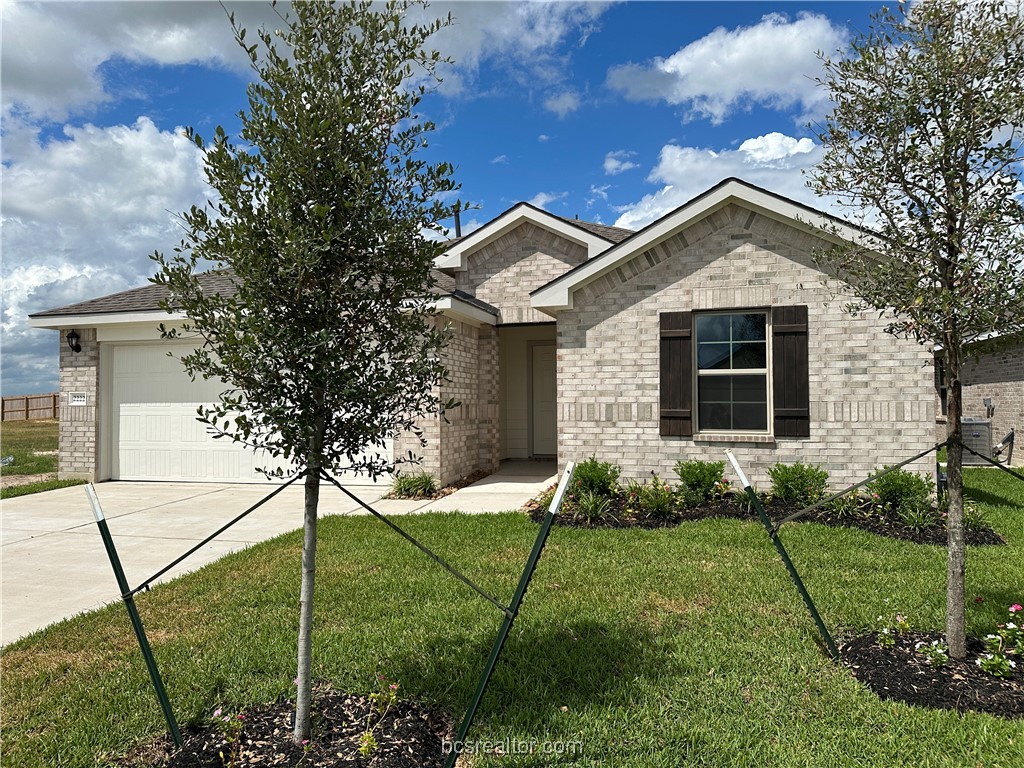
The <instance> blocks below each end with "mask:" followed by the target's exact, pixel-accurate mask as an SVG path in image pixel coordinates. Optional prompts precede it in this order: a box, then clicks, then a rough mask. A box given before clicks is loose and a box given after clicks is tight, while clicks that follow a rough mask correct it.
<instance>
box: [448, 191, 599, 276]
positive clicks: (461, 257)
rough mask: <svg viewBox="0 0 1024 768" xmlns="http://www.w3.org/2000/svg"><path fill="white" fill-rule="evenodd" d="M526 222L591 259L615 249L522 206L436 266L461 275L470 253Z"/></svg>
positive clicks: (472, 235) (474, 235) (461, 242)
mask: <svg viewBox="0 0 1024 768" xmlns="http://www.w3.org/2000/svg"><path fill="white" fill-rule="evenodd" d="M524 221H528V222H530V223H531V224H535V225H537V226H538V227H541V228H543V229H546V230H548V231H550V232H554V233H555V234H556V235H559V236H561V237H564V238H565V239H566V240H570V241H572V242H574V243H576V244H577V245H582V246H583V247H584V248H586V249H587V258H588V259H593V258H594V257H595V256H597V255H599V254H601V253H604V252H605V251H606V250H608V249H609V248H611V246H612V244H611V242H609V241H608V240H605V239H604V238H603V237H599V236H598V235H595V234H593V233H591V232H588V231H586V230H585V229H581V228H580V227H577V226H575V225H574V224H571V223H569V222H568V221H566V220H565V219H561V218H559V217H558V216H553V215H551V214H550V213H547V212H545V211H541V210H538V209H536V208H533V207H532V206H529V205H524V204H523V203H520V204H519V205H516V206H514V207H513V208H511V209H510V210H508V211H506V212H505V213H503V214H502V215H501V216H499V217H498V218H496V219H494V220H493V221H490V222H488V223H487V224H485V225H484V226H482V227H480V229H478V230H476V231H474V232H472V233H470V234H468V235H466V236H465V237H464V238H462V239H461V240H459V242H457V243H456V244H455V245H453V246H452V247H451V248H449V249H448V250H447V251H445V252H444V253H443V254H441V255H440V256H438V257H437V259H436V260H435V262H434V266H435V267H437V268H438V269H454V270H456V271H457V272H462V271H464V270H465V269H466V260H467V259H468V258H469V255H470V254H471V253H473V252H474V251H476V250H478V249H480V248H482V247H484V246H485V245H487V244H488V243H490V242H493V241H494V240H497V239H498V238H499V237H501V236H502V235H504V234H506V233H508V232H511V231H512V230H513V229H515V228H516V227H518V226H519V225H520V224H522V223H523V222H524Z"/></svg>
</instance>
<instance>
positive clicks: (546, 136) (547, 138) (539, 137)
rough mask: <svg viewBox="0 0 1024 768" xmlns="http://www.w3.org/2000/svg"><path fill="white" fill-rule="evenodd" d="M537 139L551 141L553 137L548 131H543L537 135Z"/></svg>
mask: <svg viewBox="0 0 1024 768" xmlns="http://www.w3.org/2000/svg"><path fill="white" fill-rule="evenodd" d="M537 141H539V142H542V143H543V142H545V141H551V137H550V136H548V135H547V134H546V133H542V134H541V135H540V136H538V137H537Z"/></svg>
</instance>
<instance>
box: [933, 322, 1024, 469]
mask: <svg viewBox="0 0 1024 768" xmlns="http://www.w3.org/2000/svg"><path fill="white" fill-rule="evenodd" d="M964 351H965V355H964V360H963V364H962V369H961V372H960V380H961V392H962V397H963V415H964V417H965V418H968V419H979V420H982V421H988V422H989V425H990V429H989V435H990V440H989V442H990V443H991V444H992V445H995V444H997V443H999V442H1000V441H1001V440H1002V439H1003V438H1004V437H1005V436H1006V435H1008V434H1009V433H1010V431H1011V430H1013V431H1014V432H1015V433H1016V434H1021V433H1022V431H1024V335H1021V334H1016V335H1010V336H1002V335H990V336H986V337H985V338H982V339H978V340H977V341H975V342H973V343H971V344H968V345H967V346H966V348H965V350H964ZM935 439H936V442H941V441H942V440H945V439H946V377H945V372H944V371H943V366H942V359H941V356H940V354H939V353H938V352H937V353H936V357H935ZM1008 453H1009V451H1004V453H1003V455H1002V456H1001V457H1000V459H1001V460H1003V461H1005V460H1006V459H1007V458H1008V456H1007V454H1008ZM965 460H968V461H970V462H971V463H976V464H977V463H983V462H981V460H980V459H972V458H971V457H969V456H966V454H965ZM1011 463H1012V464H1013V466H1018V467H1019V466H1024V446H1022V445H1020V444H1019V443H1018V444H1017V445H1016V446H1015V447H1014V449H1013V452H1012V462H1011Z"/></svg>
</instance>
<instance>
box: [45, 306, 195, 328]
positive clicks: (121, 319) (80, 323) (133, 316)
mask: <svg viewBox="0 0 1024 768" xmlns="http://www.w3.org/2000/svg"><path fill="white" fill-rule="evenodd" d="M184 319H185V315H184V314H183V313H181V312H173V313H168V312H164V311H163V310H162V309H160V310H153V311H152V312H105V313H103V314H82V315H51V316H49V317H35V318H33V317H30V318H29V319H28V326H29V328H48V329H50V330H53V331H59V330H62V329H64V328H99V327H100V326H105V325H125V324H136V323H149V322H152V323H155V324H156V325H159V324H160V323H165V324H166V323H169V322H175V321H177V320H184Z"/></svg>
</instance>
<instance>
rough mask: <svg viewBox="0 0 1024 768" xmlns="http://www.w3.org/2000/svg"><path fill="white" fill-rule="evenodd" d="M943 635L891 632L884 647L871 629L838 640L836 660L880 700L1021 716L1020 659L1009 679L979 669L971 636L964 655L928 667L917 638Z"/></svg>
mask: <svg viewBox="0 0 1024 768" xmlns="http://www.w3.org/2000/svg"><path fill="white" fill-rule="evenodd" d="M942 639H943V636H942V635H940V634H938V633H923V632H906V633H899V634H896V635H895V644H894V645H893V646H892V647H885V646H881V645H879V644H878V634H877V633H871V634H867V635H862V636H859V637H854V638H853V639H851V640H849V641H847V642H846V643H845V644H843V645H842V646H841V647H840V649H839V651H840V658H841V659H842V662H843V664H845V665H846V666H847V667H849V669H850V671H851V672H853V675H854V677H856V678H857V679H858V680H859V681H860V682H862V683H864V685H866V686H867V687H868V688H870V689H871V690H872V691H874V692H875V693H876V694H877V695H878V696H879V697H880V698H883V699H887V700H892V701H902V702H905V703H907V704H911V705H913V706H916V707H929V708H932V709H953V710H956V711H957V712H967V711H972V712H986V713H988V714H990V715H997V716H999V717H1007V718H1024V669H1022V665H1021V664H1020V663H1018V666H1017V669H1016V670H1015V671H1014V675H1013V676H1012V677H1010V678H999V677H995V676H993V675H990V674H988V673H987V672H984V671H983V670H982V669H981V668H980V667H978V666H977V664H975V659H977V658H978V656H979V655H980V654H981V653H982V652H984V646H983V645H982V643H981V641H980V640H977V639H975V638H969V639H968V642H967V658H966V659H964V660H962V661H954V660H952V659H951V660H950V661H949V662H947V663H946V664H945V665H943V666H941V667H935V666H932V665H931V664H929V663H928V661H927V659H926V657H925V656H923V655H922V654H920V653H917V652H915V650H914V646H915V645H916V644H917V643H919V642H924V643H930V642H931V641H933V640H942Z"/></svg>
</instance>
